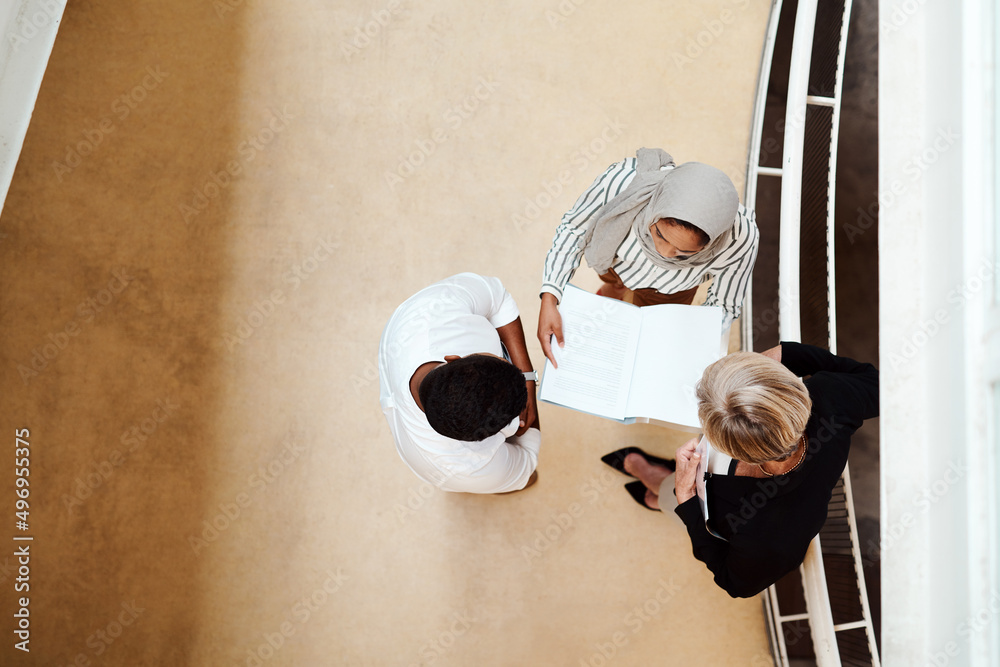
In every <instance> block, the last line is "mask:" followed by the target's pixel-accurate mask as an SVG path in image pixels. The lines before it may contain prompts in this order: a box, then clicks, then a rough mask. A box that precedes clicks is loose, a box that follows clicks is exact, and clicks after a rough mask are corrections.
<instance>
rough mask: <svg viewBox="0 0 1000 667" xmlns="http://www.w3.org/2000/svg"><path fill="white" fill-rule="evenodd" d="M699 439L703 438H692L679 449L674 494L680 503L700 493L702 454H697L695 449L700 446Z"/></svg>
mask: <svg viewBox="0 0 1000 667" xmlns="http://www.w3.org/2000/svg"><path fill="white" fill-rule="evenodd" d="M699 440H701V438H691V439H690V440H688V441H687V442H685V443H684V446H683V447H681V448H680V449H678V450H677V470H675V471H674V494H675V495H676V496H677V504H678V505H680V504H682V503H684V502H686V501H688V500H691V499H692V498H694V497H695V496H696V495H698V489H697V482H698V464H699V463H701V454H695V452H694V450H695V448H696V447H697V446H698V441H699Z"/></svg>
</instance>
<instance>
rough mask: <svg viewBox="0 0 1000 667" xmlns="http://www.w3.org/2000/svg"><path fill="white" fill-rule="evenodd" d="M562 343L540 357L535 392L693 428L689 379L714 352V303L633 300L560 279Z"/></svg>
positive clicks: (593, 410) (568, 403)
mask: <svg viewBox="0 0 1000 667" xmlns="http://www.w3.org/2000/svg"><path fill="white" fill-rule="evenodd" d="M559 313H560V314H561V315H562V322H563V337H564V339H565V341H566V346H565V347H563V348H560V347H559V345H558V344H557V343H556V342H555V339H553V341H552V350H553V354H554V356H555V358H556V363H558V364H559V367H558V368H556V367H553V366H552V364H551V363H549V362H548V361H546V362H545V374H544V376H543V377H542V384H541V387H540V390H539V398H540V399H541V400H543V401H546V402H548V403H555V404H557V405H562V406H565V407H568V408H573V409H574V410H580V411H582V412H588V413H590V414H594V415H597V416H599V417H606V418H608V419H615V420H617V421H621V422H624V423H632V422H635V421H636V419H637V418H640V419H641V418H648V419H653V420H657V421H663V422H668V423H670V424H673V425H676V426H681V427H687V428H688V429H690V428H699V423H698V404H697V401H696V399H695V397H694V386H695V384H696V383H697V382H698V380H700V379H701V375H702V373H703V372H704V370H705V368H706V367H707V366H708V365H709V364H711V363H712V362H714V361H716V360H718V359H719V358H720V356H721V353H722V349H721V345H720V342H721V333H722V309H721V308H718V307H709V306H685V305H679V304H664V305H659V306H646V307H645V308H639V307H638V306H634V305H632V304H630V303H625V302H624V301H618V300H616V299H608V298H605V297H602V296H597V295H596V294H591V293H590V292H585V291H584V290H582V289H580V288H578V287H574V286H573V285H568V286H567V287H566V290H565V291H564V292H563V298H562V303H560V304H559Z"/></svg>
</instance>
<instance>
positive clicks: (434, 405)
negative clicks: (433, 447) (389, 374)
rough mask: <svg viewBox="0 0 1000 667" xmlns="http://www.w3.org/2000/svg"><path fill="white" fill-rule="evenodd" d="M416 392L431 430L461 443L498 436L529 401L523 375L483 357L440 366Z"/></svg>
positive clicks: (471, 357)
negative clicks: (461, 441)
mask: <svg viewBox="0 0 1000 667" xmlns="http://www.w3.org/2000/svg"><path fill="white" fill-rule="evenodd" d="M418 393H419V395H420V402H421V403H422V404H423V407H424V413H425V414H426V415H427V422H428V423H429V424H430V425H431V428H433V429H434V430H435V431H437V432H438V433H440V434H441V435H443V436H446V437H448V438H453V439H455V440H463V441H465V442H474V441H476V440H485V439H486V438H488V437H490V436H491V435H494V434H496V433H499V432H500V430H501V429H503V427H505V426H506V425H507V424H509V423H510V422H511V420H512V419H514V417H516V416H517V415H519V414H521V411H523V410H524V406H525V405H527V403H528V388H527V385H526V384H525V380H524V376H523V375H522V374H521V371H519V370H518V369H517V367H516V366H514V365H513V364H510V363H508V362H506V361H504V360H503V359H499V358H497V357H493V356H490V355H487V354H472V355H469V356H467V357H462V358H461V359H456V360H455V361H450V362H448V363H446V364H443V365H441V366H438V367H437V368H435V369H434V370H432V371H431V372H430V373H428V374H427V375H426V376H425V377H424V380H423V382H421V383H420V390H419V392H418Z"/></svg>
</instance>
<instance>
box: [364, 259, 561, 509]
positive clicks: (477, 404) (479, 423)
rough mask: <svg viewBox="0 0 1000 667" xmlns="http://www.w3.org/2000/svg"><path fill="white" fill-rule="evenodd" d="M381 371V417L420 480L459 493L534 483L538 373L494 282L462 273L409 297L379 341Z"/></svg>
mask: <svg viewBox="0 0 1000 667" xmlns="http://www.w3.org/2000/svg"><path fill="white" fill-rule="evenodd" d="M378 366H379V389H380V395H379V399H380V402H381V405H382V412H383V413H384V414H385V417H386V420H388V422H389V429H390V430H391V431H392V436H393V439H394V440H395V442H396V450H397V451H398V452H399V455H400V457H402V459H403V461H404V462H405V463H406V464H407V465H408V466H409V467H410V469H411V470H413V472H414V473H416V475H417V477H419V478H420V479H422V480H424V481H426V482H429V483H431V484H434V485H435V486H437V487H438V488H440V489H442V490H443V491H458V492H465V493H506V492H509V491H518V490H520V489H523V488H525V487H526V486H528V485H530V484H531V483H532V482H533V481H534V479H535V477H536V475H535V474H534V471H535V468H536V467H537V465H538V450H539V447H540V445H541V438H542V436H541V432H540V431H539V430H538V413H537V405H536V403H535V374H534V371H533V370H532V366H531V359H530V358H529V357H528V349H527V345H526V344H525V341H524V330H523V328H522V327H521V318H520V314H519V312H518V310H517V305H516V304H515V303H514V299H513V298H512V297H511V296H510V294H509V293H508V292H507V290H506V289H504V287H503V284H502V283H501V282H500V280H499V279H498V278H488V277H484V276H479V275H476V274H474V273H460V274H458V275H455V276H452V277H450V278H446V279H445V280H442V281H441V282H438V283H435V284H433V285H431V286H430V287H427V288H424V289H423V290H421V291H420V292H417V293H416V294H415V295H413V296H412V297H410V298H409V299H407V300H406V301H405V302H404V303H403V304H402V305H401V306H400V307H399V308H397V309H396V312H395V313H393V316H392V318H391V319H390V320H389V323H388V324H387V325H386V327H385V331H384V332H383V333H382V341H381V343H380V345H379V364H378Z"/></svg>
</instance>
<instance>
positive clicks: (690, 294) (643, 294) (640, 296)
mask: <svg viewBox="0 0 1000 667" xmlns="http://www.w3.org/2000/svg"><path fill="white" fill-rule="evenodd" d="M600 279H601V280H603V281H604V282H606V283H608V284H609V285H615V286H620V287H625V285H624V283H622V279H621V278H619V277H618V274H617V273H615V270H614V269H608V272H607V273H605V274H604V275H602V276H600ZM697 291H698V288H697V287H692V288H691V289H686V290H684V291H682V292H674V293H673V294H664V293H663V292H657V291H656V290H655V289H652V288H651V287H644V288H642V289H637V290H625V298H624V299H623V301H627V302H628V303H632V304H635V305H637V306H639V307H642V306H656V305H659V304H661V303H682V304H686V305H691V302H692V301H694V295H695V293H697ZM598 293H599V294H600V292H598ZM602 296H609V295H602Z"/></svg>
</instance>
